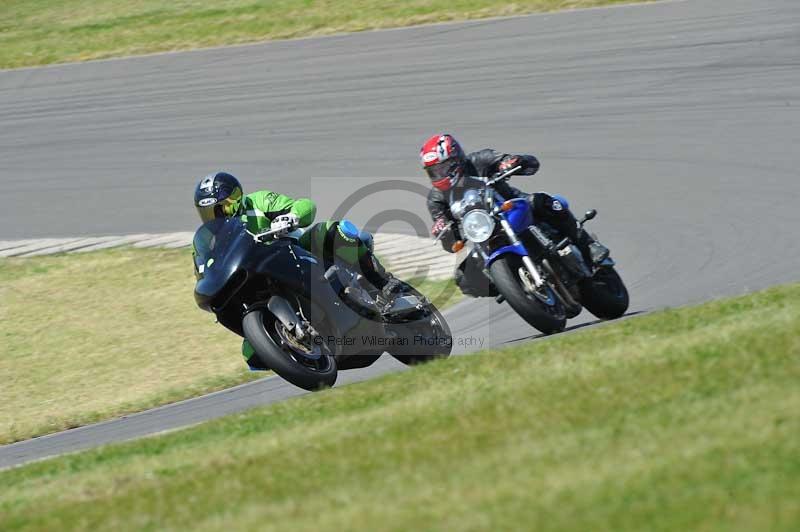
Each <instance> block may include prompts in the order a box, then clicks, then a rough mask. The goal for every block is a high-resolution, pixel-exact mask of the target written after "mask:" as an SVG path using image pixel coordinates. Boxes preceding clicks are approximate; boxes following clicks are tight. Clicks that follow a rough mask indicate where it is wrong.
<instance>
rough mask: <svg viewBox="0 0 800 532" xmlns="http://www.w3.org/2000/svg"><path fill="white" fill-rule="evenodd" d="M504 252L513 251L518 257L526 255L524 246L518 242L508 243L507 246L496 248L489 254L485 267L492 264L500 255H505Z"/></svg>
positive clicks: (526, 251)
mask: <svg viewBox="0 0 800 532" xmlns="http://www.w3.org/2000/svg"><path fill="white" fill-rule="evenodd" d="M506 253H513V254H514V255H519V256H520V257H527V256H528V250H527V249H525V246H523V245H522V244H521V243H520V244H509V245H507V246H503V247H501V248H497V249H496V250H494V251H493V252H492V254H491V255H489V257H488V258H487V259H486V267H487V268H488V267H489V266H491V265H492V263H493V262H494V261H495V260H497V259H498V258H499V257H500V256H502V255H505V254H506Z"/></svg>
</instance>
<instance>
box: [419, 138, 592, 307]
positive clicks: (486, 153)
mask: <svg viewBox="0 0 800 532" xmlns="http://www.w3.org/2000/svg"><path fill="white" fill-rule="evenodd" d="M420 159H421V162H422V167H423V169H424V170H425V172H426V173H427V174H428V177H429V178H430V180H431V185H432V188H431V190H430V191H429V193H428V202H427V206H428V212H429V213H430V215H431V218H432V219H433V226H432V227H431V234H432V235H433V236H435V237H440V239H441V243H442V247H443V248H444V250H445V251H447V252H450V253H452V252H453V249H452V248H453V244H454V243H455V242H457V241H459V240H462V238H461V235H459V234H458V224H457V223H455V222H456V219H455V217H454V216H453V214H452V213H451V212H450V204H451V203H452V202H453V201H456V200H459V199H461V197H462V196H463V194H464V191H466V190H469V189H474V188H480V187H478V186H476V183H475V182H476V181H477V182H479V183H480V182H481V179H480V178H490V177H492V176H494V175H497V174H500V173H503V172H506V171H508V170H510V169H512V168H515V167H517V166H520V167H521V169H520V170H519V171H517V172H516V174H515V175H534V174H535V173H536V172H538V171H539V166H540V165H539V160H538V159H537V158H536V157H534V156H533V155H519V154H508V153H501V152H498V151H495V150H493V149H488V148H487V149H483V150H480V151H475V152H472V153H469V154H466V153H464V150H463V149H462V148H461V145H460V144H459V143H458V141H457V140H456V139H455V138H454V137H453V136H452V135H449V134H439V135H434V136H432V137H430V138H429V139H428V140H427V141H425V143H424V144H423V146H422V149H421V150H420ZM495 190H496V191H497V192H498V193H499V194H500V195H501V196H503V197H504V198H506V199H510V198H519V197H525V196H527V197H529V198H530V203H531V205H532V210H533V215H534V219H536V220H538V221H540V222H544V223H546V224H548V225H549V226H550V227H552V228H553V229H554V230H556V231H557V232H558V233H559V234H560V235H563V236H567V237H569V238H570V239H571V240H572V241H573V242H575V243H576V244H577V245H578V247H579V249H580V250H581V253H582V254H583V255H584V258H585V259H586V260H587V261H591V262H594V263H596V264H597V263H600V262H602V260H603V259H605V258H606V257H607V256H608V249H607V248H605V246H602V244H599V243H597V242H594V241H593V240H591V238H590V237H589V236H588V235H587V234H586V233H585V232H581V233H580V235H579V233H578V222H577V220H576V219H575V216H574V215H573V214H572V212H571V211H570V209H569V203H568V202H567V200H566V199H565V198H563V197H561V196H557V195H550V194H547V193H545V192H535V193H533V194H528V193H526V192H523V191H521V190H519V189H517V188H515V187H512V186H511V185H509V184H508V183H507V182H499V183H497V184H496V185H495ZM442 233H444V234H442ZM467 268H468V269H469V266H467ZM456 281H457V282H458V284H459V286H460V287H461V288H462V290H465V286H463V285H464V282H465V280H464V279H463V278H462V279H459V278H457V279H456ZM465 292H467V291H466V290H465Z"/></svg>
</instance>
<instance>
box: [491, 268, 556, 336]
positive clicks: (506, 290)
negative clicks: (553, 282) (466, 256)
mask: <svg viewBox="0 0 800 532" xmlns="http://www.w3.org/2000/svg"><path fill="white" fill-rule="evenodd" d="M489 271H490V272H491V274H492V280H493V281H494V284H495V286H496V287H497V290H498V291H499V292H500V294H502V295H503V297H504V298H505V299H506V301H508V304H509V305H511V308H513V309H514V311H515V312H516V313H517V314H519V315H520V317H521V318H522V319H524V320H525V321H527V322H528V323H529V324H530V325H532V326H533V327H535V328H536V329H538V330H539V331H541V332H542V333H544V334H553V333H557V332H561V331H563V330H564V327H565V326H566V324H567V316H566V311H565V310H564V305H563V304H562V303H561V300H560V299H559V298H558V296H557V295H556V293H555V291H554V290H553V289H552V288H550V287H549V286H547V285H545V286H544V287H542V288H541V289H540V293H538V294H537V295H534V294H531V293H529V292H528V291H527V290H525V285H524V284H523V283H524V281H523V276H527V275H528V273H527V270H526V269H525V266H524V264H523V263H522V259H521V258H520V257H519V256H517V255H504V256H502V257H499V258H498V259H497V260H495V261H494V262H493V263H492V265H491V266H490V267H489ZM529 282H531V281H529Z"/></svg>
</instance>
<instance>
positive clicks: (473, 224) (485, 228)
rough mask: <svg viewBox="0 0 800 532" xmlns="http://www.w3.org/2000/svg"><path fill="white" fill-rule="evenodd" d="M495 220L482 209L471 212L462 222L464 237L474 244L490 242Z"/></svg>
mask: <svg viewBox="0 0 800 532" xmlns="http://www.w3.org/2000/svg"><path fill="white" fill-rule="evenodd" d="M494 224H495V222H494V218H492V217H491V216H490V215H489V213H488V212H486V211H484V210H482V209H475V210H472V211H469V213H467V215H466V216H464V220H463V221H462V222H461V229H462V230H463V232H464V236H465V237H467V238H468V239H470V240H472V241H473V242H477V243H479V244H480V243H481V242H486V241H487V240H489V237H490V236H492V232H494Z"/></svg>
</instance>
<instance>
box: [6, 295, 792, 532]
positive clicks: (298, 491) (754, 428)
mask: <svg viewBox="0 0 800 532" xmlns="http://www.w3.org/2000/svg"><path fill="white" fill-rule="evenodd" d="M798 379H800V285H792V286H784V287H778V288H773V289H770V290H767V291H764V292H761V293H757V294H753V295H749V296H745V297H739V298H735V299H730V300H723V301H717V302H712V303H708V304H705V305H702V306H699V307H692V308H682V309H676V310H670V311H665V312H659V313H654V314H651V315H647V316H644V317H640V318H635V319H631V320H626V321H623V322H619V323H616V324H610V325H608V326H606V327H601V328H597V329H591V330H586V331H582V332H577V333H575V334H569V335H563V336H558V337H554V338H552V339H550V340H548V341H543V342H535V343H533V344H526V345H522V346H518V347H515V348H512V349H507V350H504V351H500V352H495V353H492V354H491V355H486V356H472V357H459V358H457V359H450V360H447V361H440V362H435V363H433V364H430V365H428V366H425V367H420V368H416V369H415V370H414V371H410V372H405V373H400V374H392V375H388V376H385V377H382V378H380V379H376V380H373V381H369V382H366V383H361V384H357V385H352V386H348V387H346V388H342V389H337V390H332V391H326V392H321V393H317V394H314V395H311V396H305V397H302V398H299V399H297V400H291V401H287V402H283V403H279V404H275V405H271V406H270V407H267V408H262V409H258V410H254V411H251V412H248V413H244V414H240V415H235V416H231V417H228V418H224V419H220V420H217V421H214V422H211V423H206V424H204V425H201V426H199V427H195V428H191V429H187V430H183V431H180V432H176V433H171V434H167V435H163V436H160V437H154V438H150V439H146V440H141V441H136V442H130V443H127V444H121V445H114V446H109V447H106V448H103V449H98V450H94V451H90V452H84V453H80V454H75V455H72V456H66V457H61V458H57V459H53V460H48V461H44V462H40V463H36V464H30V465H28V466H24V467H20V468H17V469H13V470H9V471H5V472H0V485H2V486H4V488H5V489H4V490H2V492H0V528H1V529H3V530H16V529H21V528H25V529H30V530H53V529H59V530H63V529H86V530H94V529H114V530H127V529H139V528H158V529H175V528H183V529H192V530H230V529H237V530H249V529H259V530H272V529H275V530H280V529H286V528H289V527H291V528H292V529H293V530H306V529H320V528H325V529H331V530H341V529H347V530H376V529H380V530H410V529H454V530H487V529H505V530H511V529H519V528H526V529H531V530H543V531H547V530H598V529H600V530H616V531H625V530H689V529H693V530H707V531H714V530H719V531H731V530H743V531H745V530H746V531H750V530H787V531H788V530H797V528H798V526H800V387H798V386H797V382H798Z"/></svg>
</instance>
